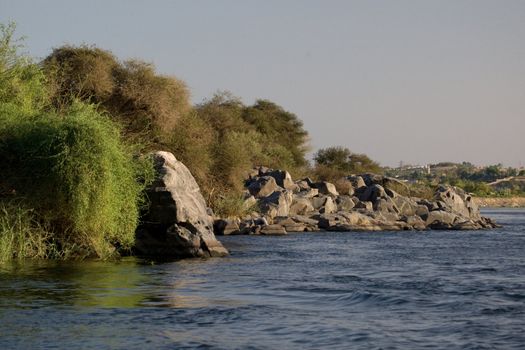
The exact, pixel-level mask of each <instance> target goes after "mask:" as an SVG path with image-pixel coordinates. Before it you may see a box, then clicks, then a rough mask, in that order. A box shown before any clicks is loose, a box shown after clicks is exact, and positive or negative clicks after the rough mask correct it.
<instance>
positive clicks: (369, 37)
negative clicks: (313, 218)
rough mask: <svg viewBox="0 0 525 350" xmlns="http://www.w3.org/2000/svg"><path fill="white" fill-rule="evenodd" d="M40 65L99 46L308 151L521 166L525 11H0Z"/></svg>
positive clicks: (166, 6)
mask: <svg viewBox="0 0 525 350" xmlns="http://www.w3.org/2000/svg"><path fill="white" fill-rule="evenodd" d="M7 21H14V22H16V23H17V33H18V34H19V35H24V36H26V40H25V44H26V51H27V52H28V53H29V54H30V55H31V56H34V57H36V58H38V59H40V58H44V57H45V56H47V55H48V54H49V53H50V52H51V50H52V49H53V48H55V47H59V46H61V45H64V44H73V45H79V44H94V45H96V46H98V47H100V48H103V49H107V50H110V51H112V52H113V53H114V54H115V55H117V56H118V57H119V58H121V59H129V58H140V59H143V60H145V61H148V62H152V63H154V64H155V66H156V67H157V70H158V71H159V72H160V73H162V74H167V75H174V76H176V77H178V78H180V79H182V80H184V81H185V82H186V83H187V84H188V86H189V88H190V91H191V95H192V101H193V102H194V103H199V102H202V101H203V100H204V99H206V98H210V97H211V96H213V94H214V93H216V92H217V91H223V90H227V91H230V92H232V93H233V94H234V95H236V96H238V97H240V98H242V100H243V101H244V102H245V103H246V104H251V103H253V102H254V101H255V100H256V99H259V98H262V99H269V100H271V101H273V102H276V103H277V104H279V105H281V106H282V107H283V108H285V109H286V110H288V111H290V112H293V113H295V114H296V115H297V116H298V117H299V118H300V119H301V120H302V121H303V122H304V126H305V128H306V129H307V131H308V132H309V134H310V141H309V144H310V147H311V150H312V152H315V151H317V150H318V149H320V148H324V147H329V146H344V147H348V148H349V149H351V150H352V151H353V152H357V153H365V154H367V155H369V156H370V157H371V158H372V159H374V160H377V161H379V162H380V163H381V164H382V165H387V166H397V165H399V163H400V162H401V161H402V162H403V163H404V164H427V163H436V162H440V161H456V162H461V161H469V162H471V163H474V164H477V165H489V164H497V163H503V164H504V165H506V166H525V152H524V151H525V137H524V133H525V0H491V1H488V0H435V1H432V0H362V1H352V0H342V1H337V0H318V1H308V0H296V1H294V0H279V1H277V0H264V1H263V0H259V1H255V0H187V1H176V0H171V1H167V0H166V1H161V0H147V1H146V0H144V1H138V0H119V1H117V0H90V1H85V0H83V1H77V0H67V1H65V0H64V1H58V0H48V1H36V0H34V1H27V0H0V22H2V23H6V22H7Z"/></svg>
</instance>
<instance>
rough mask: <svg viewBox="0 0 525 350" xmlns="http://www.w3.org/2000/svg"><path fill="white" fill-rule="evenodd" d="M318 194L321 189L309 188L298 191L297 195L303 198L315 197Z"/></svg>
mask: <svg viewBox="0 0 525 350" xmlns="http://www.w3.org/2000/svg"><path fill="white" fill-rule="evenodd" d="M317 195H319V190H318V189H317V188H309V189H308V190H303V191H301V192H299V193H297V196H300V197H303V198H313V197H315V196H317Z"/></svg>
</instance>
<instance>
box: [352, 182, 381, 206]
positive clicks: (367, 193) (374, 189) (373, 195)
mask: <svg viewBox="0 0 525 350" xmlns="http://www.w3.org/2000/svg"><path fill="white" fill-rule="evenodd" d="M356 194H357V196H358V197H359V199H360V200H362V201H369V202H372V203H373V202H375V201H376V200H377V199H378V198H386V197H387V195H386V192H385V189H384V188H383V186H381V185H376V184H374V185H370V186H368V187H366V189H365V190H364V191H359V192H357V193H356Z"/></svg>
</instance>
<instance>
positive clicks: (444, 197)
mask: <svg viewBox="0 0 525 350" xmlns="http://www.w3.org/2000/svg"><path fill="white" fill-rule="evenodd" d="M465 197H466V195H465V192H464V191H463V190H460V189H458V188H455V187H451V186H444V185H441V186H439V187H438V189H437V190H436V194H435V195H434V199H435V200H436V201H437V202H438V204H439V205H440V207H441V209H449V210H450V211H452V212H455V213H457V214H459V215H461V216H465V217H470V215H471V213H470V211H469V209H468V208H467V205H466V204H465V201H464V200H463V198H465Z"/></svg>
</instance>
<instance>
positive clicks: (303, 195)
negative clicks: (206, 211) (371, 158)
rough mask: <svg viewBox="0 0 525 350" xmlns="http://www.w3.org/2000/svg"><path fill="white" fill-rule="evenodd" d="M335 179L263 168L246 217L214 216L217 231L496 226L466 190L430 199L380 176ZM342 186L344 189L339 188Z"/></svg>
mask: <svg viewBox="0 0 525 350" xmlns="http://www.w3.org/2000/svg"><path fill="white" fill-rule="evenodd" d="M345 182H346V183H343V184H342V186H341V183H339V187H340V188H341V187H342V188H343V190H340V191H338V190H337V189H336V187H335V185H334V184H332V183H329V182H313V181H312V180H310V179H308V178H306V179H302V180H299V181H293V180H292V177H291V176H290V174H289V173H288V172H286V171H283V170H272V169H267V168H264V167H261V168H259V169H257V170H256V171H254V173H252V174H251V175H250V178H249V179H248V180H247V181H246V199H245V204H246V206H254V207H258V208H259V211H254V212H253V213H252V214H251V215H250V217H246V218H242V219H241V218H235V219H223V218H219V219H217V220H215V223H214V229H215V234H217V235H235V234H263V235H284V234H286V233H288V232H312V231H401V230H428V229H432V230H478V229H489V228H494V227H496V226H497V225H496V223H495V222H494V221H492V220H491V219H489V218H485V217H482V216H481V215H480V213H479V207H478V206H477V205H476V203H475V201H474V200H473V198H472V196H471V195H470V194H467V193H466V192H465V191H463V190H461V189H460V188H456V187H451V186H439V187H438V188H437V190H436V193H435V195H434V198H433V200H426V199H420V198H415V197H406V196H402V195H400V194H399V193H397V192H396V191H395V190H394V189H395V188H399V186H405V185H404V184H403V183H401V182H399V181H398V180H396V179H394V178H389V177H385V176H381V175H374V174H364V175H352V176H348V177H347V178H346V179H345ZM343 191H344V192H343Z"/></svg>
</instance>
